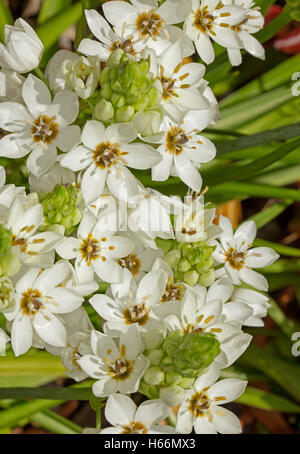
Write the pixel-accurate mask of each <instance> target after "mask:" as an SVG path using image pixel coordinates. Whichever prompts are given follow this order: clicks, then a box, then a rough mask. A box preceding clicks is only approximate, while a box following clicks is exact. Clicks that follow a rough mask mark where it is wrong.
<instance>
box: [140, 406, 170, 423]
mask: <svg viewBox="0 0 300 454" xmlns="http://www.w3.org/2000/svg"><path fill="white" fill-rule="evenodd" d="M170 411H171V409H170V407H168V406H167V405H165V404H164V403H163V402H162V401H161V400H147V401H146V402H143V403H142V404H141V405H140V406H139V407H138V409H137V412H136V415H135V421H137V422H141V423H142V424H144V426H146V427H152V426H154V425H155V424H158V423H159V422H161V421H162V420H163V419H166V418H167V417H168V416H169V414H170Z"/></svg>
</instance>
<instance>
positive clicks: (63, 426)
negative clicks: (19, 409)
mask: <svg viewBox="0 0 300 454" xmlns="http://www.w3.org/2000/svg"><path fill="white" fill-rule="evenodd" d="M30 422H33V423H35V424H38V425H39V426H40V427H43V428H44V429H46V430H48V431H49V432H52V433H55V434H61V435H73V434H80V433H81V432H82V427H80V426H78V425H77V424H75V423H73V422H72V421H70V420H68V419H66V418H64V417H63V416H60V415H58V414H57V413H54V412H52V411H50V410H45V411H43V412H42V413H41V412H39V413H35V414H34V415H32V416H30Z"/></svg>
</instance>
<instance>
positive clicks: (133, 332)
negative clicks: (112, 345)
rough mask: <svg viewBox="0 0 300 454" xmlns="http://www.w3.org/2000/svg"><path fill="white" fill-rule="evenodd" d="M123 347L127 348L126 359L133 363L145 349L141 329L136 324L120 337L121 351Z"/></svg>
mask: <svg viewBox="0 0 300 454" xmlns="http://www.w3.org/2000/svg"><path fill="white" fill-rule="evenodd" d="M122 345H124V346H125V358H127V359H128V360H130V361H132V360H135V359H136V358H137V356H138V354H139V353H140V351H141V350H142V349H143V346H142V341H141V337H140V334H139V329H138V326H137V325H136V324H134V325H131V326H130V327H129V328H128V329H127V331H125V332H122V333H121V335H120V350H121V349H122Z"/></svg>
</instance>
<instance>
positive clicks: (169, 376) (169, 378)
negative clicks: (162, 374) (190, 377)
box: [166, 372, 182, 385]
mask: <svg viewBox="0 0 300 454" xmlns="http://www.w3.org/2000/svg"><path fill="white" fill-rule="evenodd" d="M181 382H182V375H180V374H178V372H167V373H166V383H168V385H178V384H180V383H181Z"/></svg>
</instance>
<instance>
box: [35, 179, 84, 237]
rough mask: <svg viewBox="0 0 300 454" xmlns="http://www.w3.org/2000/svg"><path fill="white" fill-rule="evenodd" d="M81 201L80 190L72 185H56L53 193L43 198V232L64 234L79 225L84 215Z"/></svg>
mask: <svg viewBox="0 0 300 454" xmlns="http://www.w3.org/2000/svg"><path fill="white" fill-rule="evenodd" d="M81 200H82V197H81V191H80V189H78V188H76V187H74V186H71V185H70V186H63V185H62V186H60V185H56V186H55V188H54V189H53V191H52V192H49V193H48V194H45V195H43V196H42V197H41V201H40V203H41V204H42V206H43V209H44V217H45V219H44V223H43V225H42V226H41V230H55V231H57V232H59V233H62V234H64V233H65V231H66V230H70V229H72V227H74V226H76V225H77V224H79V222H80V221H81V218H82V213H81V211H80V210H79V208H78V205H79V204H80V202H81Z"/></svg>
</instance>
